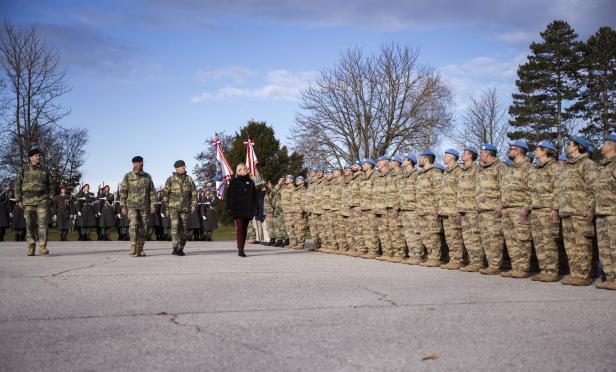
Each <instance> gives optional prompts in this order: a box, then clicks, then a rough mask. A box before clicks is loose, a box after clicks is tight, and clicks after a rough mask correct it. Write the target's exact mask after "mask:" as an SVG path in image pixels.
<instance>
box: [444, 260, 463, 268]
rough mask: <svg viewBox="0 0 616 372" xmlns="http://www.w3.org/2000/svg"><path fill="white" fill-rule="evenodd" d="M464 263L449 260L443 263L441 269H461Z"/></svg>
mask: <svg viewBox="0 0 616 372" xmlns="http://www.w3.org/2000/svg"><path fill="white" fill-rule="evenodd" d="M462 266H463V265H462V264H461V263H459V262H452V261H449V262H448V263H447V264H445V265H442V266H441V269H445V270H460V269H461V268H462Z"/></svg>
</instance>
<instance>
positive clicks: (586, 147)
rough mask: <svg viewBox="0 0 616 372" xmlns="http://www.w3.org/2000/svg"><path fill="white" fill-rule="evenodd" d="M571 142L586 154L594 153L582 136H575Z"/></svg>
mask: <svg viewBox="0 0 616 372" xmlns="http://www.w3.org/2000/svg"><path fill="white" fill-rule="evenodd" d="M572 141H573V142H575V143H577V144H578V145H580V146H582V148H584V150H585V151H586V152H593V151H594V150H593V148H592V146H591V145H590V142H588V139H587V138H586V137H584V136H575V137H574V138H573V140H572Z"/></svg>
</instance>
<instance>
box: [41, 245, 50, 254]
mask: <svg viewBox="0 0 616 372" xmlns="http://www.w3.org/2000/svg"><path fill="white" fill-rule="evenodd" d="M39 254H40V255H43V256H45V255H48V254H49V249H47V244H45V243H43V244H39Z"/></svg>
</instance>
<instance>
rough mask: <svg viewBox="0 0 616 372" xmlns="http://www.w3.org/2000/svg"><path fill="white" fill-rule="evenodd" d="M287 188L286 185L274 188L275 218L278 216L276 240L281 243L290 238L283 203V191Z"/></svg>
mask: <svg viewBox="0 0 616 372" xmlns="http://www.w3.org/2000/svg"><path fill="white" fill-rule="evenodd" d="M285 187H286V186H285V185H276V187H274V195H275V197H276V209H275V210H274V216H276V233H277V234H276V240H277V241H281V242H282V241H284V240H286V239H287V238H288V235H287V229H286V226H285V221H284V208H283V201H282V190H283V189H284V188H285Z"/></svg>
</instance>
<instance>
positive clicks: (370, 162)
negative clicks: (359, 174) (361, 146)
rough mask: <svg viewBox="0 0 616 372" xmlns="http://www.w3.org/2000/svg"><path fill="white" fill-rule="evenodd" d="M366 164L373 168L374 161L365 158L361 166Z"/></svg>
mask: <svg viewBox="0 0 616 372" xmlns="http://www.w3.org/2000/svg"><path fill="white" fill-rule="evenodd" d="M366 163H368V164H370V165H372V166H373V167H374V166H375V165H376V161H374V160H372V159H370V158H365V159H364V161H363V164H366Z"/></svg>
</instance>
